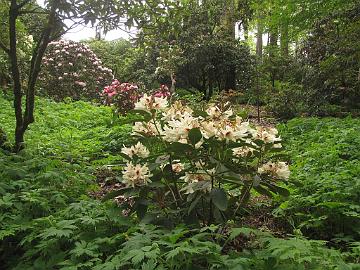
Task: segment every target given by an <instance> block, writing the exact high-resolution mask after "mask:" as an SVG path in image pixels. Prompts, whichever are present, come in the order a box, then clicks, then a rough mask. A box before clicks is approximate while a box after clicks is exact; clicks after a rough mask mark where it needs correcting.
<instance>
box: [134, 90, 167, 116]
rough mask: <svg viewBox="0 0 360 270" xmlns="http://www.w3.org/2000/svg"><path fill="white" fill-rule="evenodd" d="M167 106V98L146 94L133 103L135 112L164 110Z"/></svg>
mask: <svg viewBox="0 0 360 270" xmlns="http://www.w3.org/2000/svg"><path fill="white" fill-rule="evenodd" d="M167 106H168V100H167V98H162V97H154V96H148V95H147V94H144V96H142V97H141V98H140V100H139V101H138V102H137V103H135V110H142V111H147V112H150V111H151V110H164V109H166V108H167Z"/></svg>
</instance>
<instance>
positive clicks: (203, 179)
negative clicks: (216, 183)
mask: <svg viewBox="0 0 360 270" xmlns="http://www.w3.org/2000/svg"><path fill="white" fill-rule="evenodd" d="M214 173H215V170H213V169H212V170H209V171H204V170H199V171H197V172H189V173H188V172H186V173H185V175H184V176H182V177H180V179H181V180H183V181H184V182H185V183H186V185H185V187H184V188H183V189H182V191H185V194H191V193H194V192H195V191H197V190H200V191H202V192H210V191H211V176H212V175H213V174H214Z"/></svg>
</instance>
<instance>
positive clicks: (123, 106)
mask: <svg viewBox="0 0 360 270" xmlns="http://www.w3.org/2000/svg"><path fill="white" fill-rule="evenodd" d="M101 96H103V97H104V98H105V104H106V105H114V106H115V107H116V110H117V112H118V113H120V114H123V115H125V114H126V113H127V112H128V111H129V110H132V109H134V107H135V103H136V102H137V100H138V98H139V97H140V93H139V87H138V86H137V85H136V84H132V83H121V82H120V81H118V80H116V79H115V80H114V81H113V82H112V83H111V84H110V85H108V86H105V87H104V90H103V91H102V93H101Z"/></svg>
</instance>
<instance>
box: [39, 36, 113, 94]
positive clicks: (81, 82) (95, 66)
mask: <svg viewBox="0 0 360 270" xmlns="http://www.w3.org/2000/svg"><path fill="white" fill-rule="evenodd" d="M112 80H113V74H112V71H111V69H109V68H107V67H104V66H103V65H102V63H101V60H100V59H99V58H98V57H97V56H96V55H95V54H94V53H93V52H92V51H91V50H90V48H89V47H88V46H87V45H84V44H82V43H79V42H75V41H70V40H59V41H54V42H51V43H50V44H49V46H48V48H47V51H46V54H45V56H44V59H43V66H42V71H41V74H40V77H39V81H40V87H41V88H42V90H43V91H44V93H45V94H47V95H49V96H50V97H52V98H54V99H56V100H62V99H64V98H65V97H71V98H73V99H75V100H79V99H82V98H85V99H99V98H100V93H101V90H102V89H103V88H104V86H106V85H108V84H109V83H111V81H112Z"/></svg>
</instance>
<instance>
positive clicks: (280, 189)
mask: <svg viewBox="0 0 360 270" xmlns="http://www.w3.org/2000/svg"><path fill="white" fill-rule="evenodd" d="M262 185H264V186H266V187H268V188H269V189H270V190H271V191H272V192H274V193H277V194H280V195H281V196H284V197H288V196H289V195H290V192H289V190H287V189H286V188H283V187H279V186H276V185H274V184H270V183H262Z"/></svg>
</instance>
